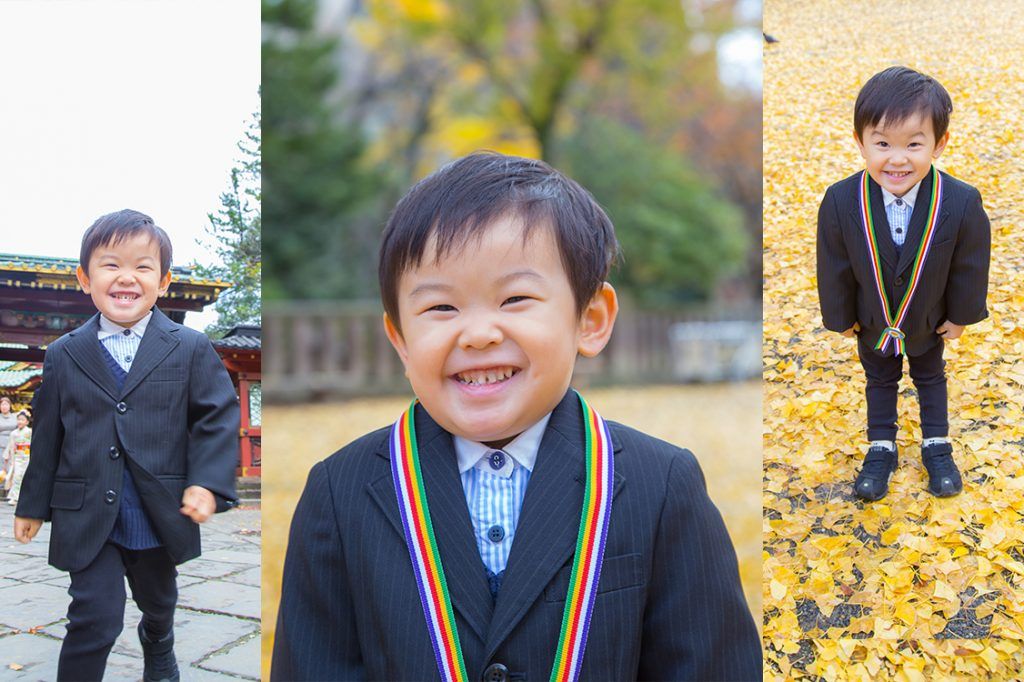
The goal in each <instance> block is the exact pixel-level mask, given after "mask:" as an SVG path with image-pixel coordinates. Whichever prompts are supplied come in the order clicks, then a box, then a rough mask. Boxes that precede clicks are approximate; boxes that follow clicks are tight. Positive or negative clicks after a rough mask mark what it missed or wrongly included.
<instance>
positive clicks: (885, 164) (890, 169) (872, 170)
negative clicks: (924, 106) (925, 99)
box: [854, 114, 949, 197]
mask: <svg viewBox="0 0 1024 682" xmlns="http://www.w3.org/2000/svg"><path fill="white" fill-rule="evenodd" d="M854 139H855V140H857V146H858V147H859V148H860V154H861V156H863V157H864V162H865V165H866V167H867V171H868V175H870V176H871V179H872V180H874V181H875V182H877V183H878V184H879V185H881V186H882V187H884V188H885V189H887V190H889V192H891V193H892V194H895V195H896V196H898V197H901V196H903V195H904V194H906V193H907V192H908V191H910V189H911V188H912V187H913V186H914V185H916V184H917V183H919V182H920V181H921V180H922V179H923V178H924V176H926V175H928V171H929V169H930V168H931V165H932V161H934V160H935V159H937V158H939V157H940V156H942V151H943V150H944V149H945V148H946V142H947V141H948V140H949V133H948V132H947V133H946V134H944V135H943V136H942V139H941V140H936V139H935V131H934V129H933V127H932V119H931V117H930V116H927V115H925V114H915V115H913V116H910V117H908V118H907V119H906V120H905V121H902V122H901V123H898V124H896V125H891V126H889V125H886V123H885V119H882V120H881V121H879V122H878V125H877V126H867V127H866V128H864V132H863V134H862V135H861V136H860V137H858V136H857V135H856V133H855V134H854Z"/></svg>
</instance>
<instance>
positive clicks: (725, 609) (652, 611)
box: [638, 451, 761, 681]
mask: <svg viewBox="0 0 1024 682" xmlns="http://www.w3.org/2000/svg"><path fill="white" fill-rule="evenodd" d="M680 454H681V456H678V457H675V458H674V459H673V461H672V464H671V467H670V469H669V474H668V484H667V486H666V491H665V501H664V504H663V507H662V511H661V517H660V520H659V522H658V533H657V536H656V545H655V548H654V556H653V560H652V565H653V569H652V573H651V583H650V590H649V593H648V594H649V597H648V604H647V610H646V614H645V617H644V626H643V638H642V641H641V650H640V669H639V675H638V679H641V680H702V681H713V680H760V679H761V640H760V637H759V636H758V634H757V628H756V626H755V625H754V620H753V617H752V616H751V614H750V608H749V607H748V606H747V603H746V599H745V598H744V596H743V588H742V586H741V584H740V576H739V568H738V566H737V562H736V551H735V549H734V548H733V546H732V542H731V541H730V539H729V534H728V532H727V531H726V529H725V524H724V523H723V522H722V517H721V515H720V514H719V513H718V510H717V509H716V508H715V506H714V504H713V503H712V502H711V500H710V498H708V495H707V490H706V488H705V484H704V476H703V474H702V473H701V471H700V466H699V465H698V464H697V460H696V459H695V458H694V456H693V455H692V454H691V453H690V452H689V451H682V452H681V453H680Z"/></svg>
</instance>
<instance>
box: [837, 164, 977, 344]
mask: <svg viewBox="0 0 1024 682" xmlns="http://www.w3.org/2000/svg"><path fill="white" fill-rule="evenodd" d="M932 172H935V171H932ZM942 180H943V193H944V196H943V198H942V205H941V206H940V207H939V223H938V226H937V227H936V232H935V236H934V237H933V241H932V246H931V250H930V253H929V254H928V258H927V259H926V260H925V264H924V270H923V272H922V273H921V276H922V279H921V283H920V284H919V285H918V288H917V293H916V294H914V298H913V300H912V301H911V304H910V309H909V311H908V312H907V315H908V317H907V320H906V323H905V324H904V325H903V331H904V332H905V333H906V334H907V339H906V342H907V354H908V355H920V354H922V353H924V352H925V351H927V350H929V349H930V348H931V347H932V346H934V345H935V344H936V343H940V342H941V337H939V336H938V335H937V334H936V333H935V329H936V328H937V327H938V326H939V325H940V324H942V323H943V322H944V321H945V320H949V321H950V322H953V323H955V324H960V325H968V324H974V323H975V322H980V321H981V320H983V319H985V318H986V317H987V316H988V310H987V308H986V307H985V297H986V295H987V292H988V262H989V245H990V241H991V237H990V230H989V222H988V216H987V215H985V209H984V208H982V205H981V195H980V194H979V193H978V190H976V189H974V188H973V187H971V186H970V185H968V184H967V183H964V182H961V181H959V180H957V179H956V178H954V177H952V176H950V175H947V174H946V173H942ZM859 182H860V172H857V173H855V174H854V175H851V176H850V177H848V178H846V179H845V180H842V181H840V182H837V183H836V184H834V185H832V186H831V187H829V188H828V189H827V190H826V191H825V198H824V199H823V200H822V202H821V208H820V209H819V210H818V297H819V300H820V301H821V316H822V320H823V322H824V325H825V328H826V329H830V330H832V331H835V332H842V331H846V330H847V329H849V328H850V327H852V326H853V323H854V322H859V323H860V326H861V332H860V333H861V335H862V336H864V337H865V338H866V339H867V340H869V341H870V342H871V343H870V345H871V346H874V344H875V341H877V340H878V337H879V335H880V334H881V333H882V330H883V329H885V315H884V313H883V312H882V304H881V302H880V301H879V300H878V293H877V292H876V290H875V283H874V276H873V274H872V270H871V255H870V251H869V249H868V245H867V239H866V238H865V236H864V228H863V223H862V219H861V215H860V204H859V202H858V198H857V193H858V191H859V188H860V185H859ZM931 183H932V176H931V173H929V174H928V175H927V176H926V177H925V179H924V180H923V181H922V182H921V189H920V191H919V192H918V195H917V202H916V204H915V205H914V212H913V214H911V217H910V225H909V226H908V229H907V239H906V242H905V245H904V248H903V252H902V254H901V255H900V256H899V257H898V258H897V255H896V246H895V244H894V243H893V241H892V237H891V236H890V235H889V221H888V219H887V218H886V215H885V205H884V203H883V200H882V190H881V188H880V187H879V186H878V184H877V183H875V181H874V180H869V181H868V191H869V192H870V194H871V208H872V216H873V218H874V222H875V229H876V234H877V235H878V250H879V255H880V257H881V261H882V278H883V280H884V282H885V287H886V293H887V294H888V297H889V306H890V309H891V310H893V311H894V312H895V310H896V306H898V305H899V302H900V300H901V299H902V298H903V294H904V293H905V292H906V290H907V287H908V286H909V285H910V275H911V272H910V270H911V266H912V265H913V263H914V256H915V254H916V252H917V245H918V244H920V242H921V235H922V234H923V233H924V229H925V222H926V220H927V217H928V215H927V214H928V205H929V201H930V197H931Z"/></svg>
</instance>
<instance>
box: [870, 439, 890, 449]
mask: <svg viewBox="0 0 1024 682" xmlns="http://www.w3.org/2000/svg"><path fill="white" fill-rule="evenodd" d="M868 447H869V448H885V449H886V450H888V451H889V452H896V441H894V440H873V441H871V443H870V444H869V445H868Z"/></svg>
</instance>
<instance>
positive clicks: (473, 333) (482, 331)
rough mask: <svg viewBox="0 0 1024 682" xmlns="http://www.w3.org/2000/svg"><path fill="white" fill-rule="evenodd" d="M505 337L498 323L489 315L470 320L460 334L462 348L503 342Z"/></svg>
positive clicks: (481, 346) (484, 346) (480, 346)
mask: <svg viewBox="0 0 1024 682" xmlns="http://www.w3.org/2000/svg"><path fill="white" fill-rule="evenodd" d="M504 338H505V335H504V334H502V332H501V329H500V328H499V327H498V325H496V324H494V321H493V320H491V319H490V318H489V317H478V318H476V319H473V320H468V321H467V324H466V326H465V327H464V328H463V329H462V333H461V334H459V346H460V347H461V348H486V347H487V346H490V345H491V344H498V343H501V342H502V340H503V339H504Z"/></svg>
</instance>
